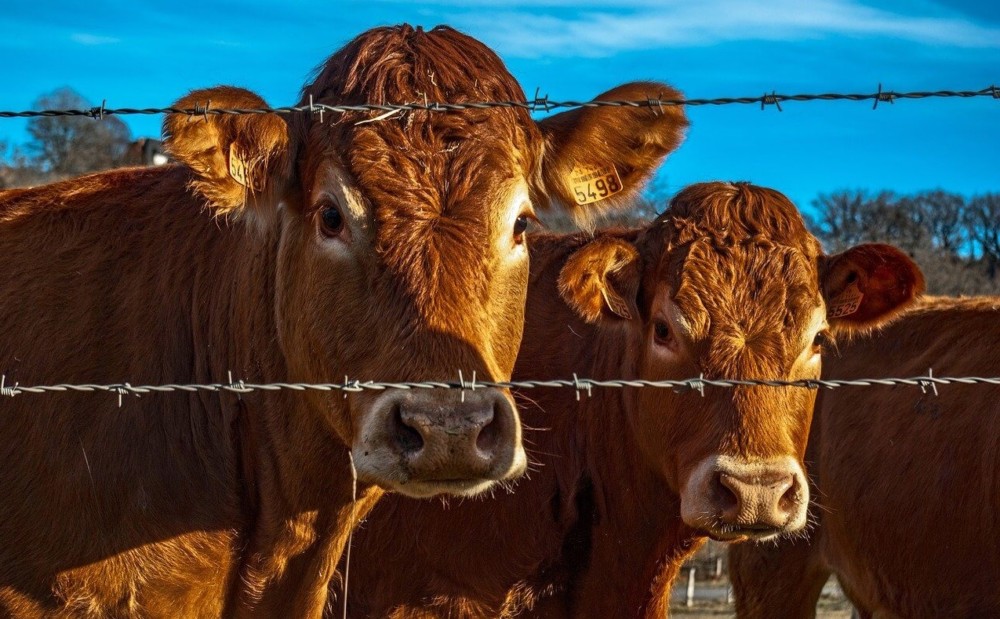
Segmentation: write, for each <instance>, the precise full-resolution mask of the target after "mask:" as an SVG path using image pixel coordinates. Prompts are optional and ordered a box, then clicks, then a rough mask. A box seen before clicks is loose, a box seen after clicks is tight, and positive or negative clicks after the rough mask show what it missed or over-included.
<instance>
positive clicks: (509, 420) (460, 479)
mask: <svg viewBox="0 0 1000 619" xmlns="http://www.w3.org/2000/svg"><path fill="white" fill-rule="evenodd" d="M372 414H373V415H374V419H372V420H371V423H369V424H366V427H368V428H369V430H370V431H368V432H365V433H364V434H365V436H363V437H362V438H363V442H364V443H363V445H362V446H360V447H359V446H355V448H354V454H355V464H356V466H357V467H358V473H359V476H363V477H366V478H368V479H369V480H371V481H374V482H375V483H378V484H379V485H383V486H385V487H388V488H389V489H393V490H397V491H399V492H401V493H403V494H407V495H410V496H416V497H424V496H431V495H434V494H442V493H444V494H458V495H470V494H476V493H478V492H481V491H483V490H485V489H486V488H488V487H489V486H490V485H492V483H493V482H495V481H498V480H504V479H510V478H513V477H516V476H518V475H520V474H521V473H522V472H523V471H524V469H525V464H526V458H525V455H524V448H523V447H522V445H521V430H520V423H519V420H518V416H517V411H516V409H515V408H514V406H513V404H512V403H511V400H510V398H509V397H508V396H507V395H506V394H505V393H504V392H502V391H499V390H496V389H481V390H476V391H467V392H465V394H464V397H463V396H462V394H459V393H447V392H445V393H443V392H437V393H419V392H397V393H386V394H384V395H383V396H381V397H380V398H379V399H378V400H377V401H376V403H375V405H374V407H373V411H372ZM359 452H360V455H359Z"/></svg>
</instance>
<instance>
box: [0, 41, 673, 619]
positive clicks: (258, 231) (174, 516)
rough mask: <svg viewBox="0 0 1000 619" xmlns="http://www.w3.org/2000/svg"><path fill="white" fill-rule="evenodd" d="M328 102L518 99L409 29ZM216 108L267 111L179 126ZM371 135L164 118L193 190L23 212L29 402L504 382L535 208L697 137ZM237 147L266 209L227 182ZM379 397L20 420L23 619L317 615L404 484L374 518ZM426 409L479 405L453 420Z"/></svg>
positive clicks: (16, 436) (428, 126)
mask: <svg viewBox="0 0 1000 619" xmlns="http://www.w3.org/2000/svg"><path fill="white" fill-rule="evenodd" d="M664 88H665V87H664ZM305 92H308V93H312V94H313V95H314V100H315V101H317V102H327V103H335V102H362V101H370V102H378V101H388V100H393V101H398V100H403V99H416V98H417V97H422V96H423V94H424V93H426V94H427V96H428V97H429V98H434V99H443V100H451V101H463V100H472V99H479V98H495V97H500V96H503V97H504V98H517V97H521V96H523V95H522V93H521V91H520V88H519V87H518V86H517V84H516V83H515V82H514V80H513V78H512V77H511V76H510V75H509V74H508V73H507V72H506V70H505V69H504V67H503V65H502V63H501V62H500V61H499V59H497V58H496V56H495V55H494V54H493V53H492V52H491V51H490V50H488V49H486V48H485V47H484V46H482V45H481V44H479V43H478V42H476V41H474V40H472V39H470V38H468V37H466V36H464V35H462V34H460V33H457V32H455V31H453V30H450V29H447V28H441V29H435V30H433V31H431V32H423V31H421V30H414V29H413V28H410V27H408V26H403V27H397V28H381V29H376V30H373V31H370V32H368V33H365V34H362V35H361V36H359V37H358V38H357V39H355V40H354V41H353V42H352V43H350V44H349V45H348V46H347V47H346V48H345V49H344V50H342V51H341V52H338V53H337V54H335V55H334V56H333V57H332V58H331V59H330V60H329V61H328V62H327V63H326V64H325V65H324V66H323V68H321V70H320V71H319V74H318V77H317V78H316V80H315V81H314V82H313V83H312V84H310V85H308V86H307V87H306V88H305ZM209 101H210V102H211V106H212V107H213V108H214V107H222V106H225V107H259V106H262V105H264V102H263V101H262V100H261V99H260V98H259V97H257V96H256V95H254V94H253V93H250V92H248V91H244V90H241V89H236V88H231V87H220V88H215V89H209V90H204V91H196V92H194V93H192V94H191V95H189V96H188V97H186V98H184V99H182V100H181V101H180V102H179V103H178V105H180V106H182V107H193V106H194V105H196V104H197V105H201V106H203V107H204V106H205V105H206V104H208V103H209ZM362 116H364V117H365V118H367V117H368V116H369V115H357V114H355V115H344V116H339V117H338V116H334V115H332V114H326V117H325V119H324V122H322V123H321V122H320V119H319V118H318V116H317V117H312V118H310V117H307V116H296V117H294V118H292V119H289V118H287V117H282V116H275V115H263V116H261V115H252V116H249V115H248V116H215V115H207V116H205V117H201V116H195V117H187V116H179V115H175V116H169V117H168V118H167V119H166V120H165V124H164V128H165V133H166V134H167V137H168V140H167V146H168V148H169V149H170V152H171V153H172V154H173V156H174V157H176V159H177V160H178V161H179V162H181V164H182V165H179V166H178V165H174V166H164V167H162V168H156V169H128V170H119V171H113V172H108V173H104V174H99V175H94V176H88V177H84V178H79V179H74V180H70V181H66V182H62V183H58V184H54V185H50V186H46V187H40V188H35V189H28V190H17V191H10V192H4V193H3V194H0V262H2V263H3V264H4V269H3V270H2V273H0V290H3V295H2V296H0V323H2V324H3V325H5V331H4V334H3V336H2V337H0V369H2V370H3V372H4V373H5V374H6V375H7V381H8V383H14V382H17V381H19V382H20V383H22V384H45V383H52V382H63V381H67V382H78V383H79V382H98V383H116V382H120V381H124V380H127V381H130V382H131V383H133V384H157V383H187V382H218V381H223V380H225V379H226V376H227V373H228V372H229V371H232V373H233V375H234V376H235V377H238V378H242V379H245V380H247V381H252V382H259V381H316V382H320V381H321V382H326V381H339V380H341V379H342V378H343V377H344V376H345V375H349V376H350V377H351V378H358V379H362V380H380V379H381V380H385V379H389V380H407V379H419V380H424V379H451V380H453V379H454V378H455V374H456V370H458V369H462V370H464V371H465V372H467V375H468V374H471V373H472V372H476V373H477V375H478V377H479V378H480V379H487V378H495V379H503V378H506V377H508V376H510V373H511V370H512V367H513V363H514V357H515V353H516V351H517V349H518V346H519V343H520V337H521V331H522V324H523V308H524V303H525V294H526V282H527V277H528V264H527V256H526V255H525V256H523V257H522V258H518V259H514V258H509V256H511V255H513V254H514V253H515V252H517V251H519V250H518V249H517V248H518V246H519V243H518V242H517V239H515V238H514V237H513V234H512V232H511V229H512V226H513V218H514V216H516V215H517V213H516V212H509V211H510V210H511V207H510V205H508V204H507V203H506V202H507V201H508V200H509V194H510V193H511V188H512V186H514V185H516V184H517V183H522V184H524V185H526V186H527V191H528V192H530V193H531V194H532V195H534V196H536V201H537V204H536V205H537V206H539V207H542V206H545V203H546V202H547V200H545V199H544V198H545V197H546V196H548V195H549V188H547V187H546V186H545V185H544V181H543V180H542V179H543V177H544V174H543V170H544V169H546V167H547V166H564V165H569V163H567V162H565V161H564V160H563V158H565V157H570V158H575V157H577V156H578V155H579V153H581V152H592V151H594V150H595V149H596V148H597V147H598V146H602V145H603V144H605V143H608V144H612V145H613V144H631V143H646V142H650V143H661V144H674V145H676V143H678V142H679V140H680V135H681V132H682V130H683V126H684V122H683V117H682V116H681V115H680V113H679V112H678V113H675V114H673V115H672V116H669V117H668V116H665V115H664V116H657V115H655V114H654V113H653V112H652V111H651V110H642V111H635V110H633V111H629V112H628V113H627V114H623V115H621V116H618V117H615V118H614V119H612V118H611V117H609V116H606V115H603V114H595V113H593V112H592V111H589V110H577V111H573V112H568V113H566V115H557V116H555V117H553V119H551V120H549V121H543V122H542V123H540V124H539V125H536V124H535V123H534V122H533V121H531V119H530V118H529V117H528V115H527V113H525V112H523V111H513V110H507V111H504V110H494V111H490V112H488V113H485V112H484V113H480V112H469V113H456V114H434V115H431V114H419V113H414V114H405V115H400V116H398V117H394V118H391V119H387V120H385V121H381V122H377V123H370V124H363V125H358V124H356V122H357V121H358V120H361V119H362V118H361V117H362ZM550 125H557V126H556V128H552V127H551V126H550ZM562 127H564V128H562ZM581 127H582V128H586V133H585V134H579V138H576V137H573V135H572V134H573V131H574V128H576V129H579V128H581ZM567 134H570V135H567ZM577 139H581V140H596V141H597V142H590V143H585V144H577ZM554 143H558V144H559V145H560V146H558V147H556V146H552V144H554ZM233 145H235V152H236V153H237V157H239V158H240V159H241V160H242V161H243V163H244V164H245V165H246V169H247V175H248V181H247V183H246V185H241V184H240V183H237V182H236V181H235V180H234V179H233V178H231V177H230V175H229V165H230V163H231V160H230V153H231V152H232V151H231V148H232V147H233ZM615 152H620V151H615ZM644 152H645V154H639V155H636V156H635V157H634V158H633V159H630V160H629V161H630V163H628V165H629V166H634V167H635V168H636V169H637V170H638V171H639V172H640V174H638V175H637V177H636V178H637V179H638V178H639V177H640V176H646V175H648V174H649V173H650V172H651V171H652V169H654V168H655V167H656V166H657V165H658V164H659V163H660V161H661V160H662V157H663V156H664V155H665V154H666V151H665V150H664V149H662V148H661V149H653V150H650V151H644ZM331 179H341V180H331ZM345 187H346V189H345ZM348 190H350V191H351V192H353V194H352V195H355V196H357V204H356V205H354V206H353V207H351V208H354V209H355V210H353V211H350V212H349V211H348V207H349V206H350V205H348V204H346V203H338V204H337V205H336V206H337V207H338V208H340V209H341V210H343V211H344V217H345V219H348V229H347V230H346V231H344V232H343V234H342V235H341V236H340V237H338V239H335V240H331V239H330V238H327V237H326V236H324V233H323V232H322V231H321V222H320V220H321V213H320V211H321V210H322V208H323V207H322V205H323V204H324V202H323V200H329V199H330V198H329V195H330V194H332V195H334V196H335V197H336V196H341V194H342V193H343V192H347V191H348ZM628 190H629V191H630V192H633V193H634V192H635V191H638V187H636V186H634V185H630V186H629V188H628ZM338 192H340V193H338ZM554 195H555V198H556V199H559V198H560V194H559V192H558V191H556V192H555V194H554ZM324 196H327V197H324ZM341 197H342V196H341ZM338 199H339V198H338ZM279 201H280V202H281V203H282V204H281V205H279ZM605 205H606V204H598V205H595V206H597V207H602V206H605ZM513 206H514V208H521V207H522V206H523V208H524V209H525V210H526V212H528V213H530V209H531V205H530V204H525V205H516V204H515V205H513ZM373 397H374V396H373V395H372V394H370V393H363V394H351V395H349V396H348V397H346V398H344V397H342V395H340V394H339V393H319V392H309V393H293V392H259V393H254V394H247V395H244V396H242V397H237V396H236V395H232V394H221V395H215V394H206V393H197V394H189V393H183V392H180V393H172V394H150V395H144V396H143V397H141V398H131V397H127V398H126V399H125V402H124V405H123V407H122V408H121V409H119V408H118V407H117V404H116V400H115V398H114V397H106V396H103V395H93V394H79V393H65V394H55V395H46V396H35V395H31V396H18V397H17V398H13V399H4V400H3V401H2V402H0V412H2V417H3V422H2V423H0V456H2V458H3V462H5V463H6V464H5V466H4V467H3V468H2V470H0V494H2V495H3V497H4V499H3V501H2V502H0V614H4V615H13V616H19V617H36V616H56V617H59V616H79V615H86V616H90V615H93V616H150V617H152V616H189V617H194V616H203V617H218V616H248V615H255V616H317V615H318V614H319V613H320V612H321V609H322V608H323V607H324V605H325V604H326V598H327V590H328V581H329V579H330V578H331V576H332V575H333V574H334V571H335V567H336V563H337V560H338V558H339V556H340V552H341V549H342V547H343V545H344V542H345V539H346V536H347V534H348V532H349V530H350V528H351V525H352V524H353V522H352V520H351V514H354V515H356V516H358V517H361V516H363V515H364V514H365V513H366V512H367V510H368V509H369V508H370V507H371V506H372V505H373V504H374V502H375V501H376V499H377V498H378V497H379V496H380V495H381V493H382V491H381V490H380V489H379V487H377V485H372V484H383V485H384V484H387V483H389V481H386V479H388V478H379V479H375V480H373V481H371V483H363V484H362V486H361V488H360V491H359V497H358V502H357V503H356V504H354V505H352V503H351V490H350V475H349V450H350V449H351V448H352V446H353V447H354V448H355V452H357V446H358V445H361V446H362V447H366V446H367V443H366V440H367V439H366V438H365V437H364V436H361V434H360V430H359V428H362V427H363V425H364V423H365V422H366V420H368V419H369V418H370V415H371V409H372V401H373ZM426 397H427V398H429V399H431V398H432V400H430V401H431V402H432V403H433V406H434V407H436V409H445V410H452V409H455V408H457V407H458V394H451V393H444V392H437V393H435V394H433V395H427V396H426ZM505 397H506V396H505ZM515 423H516V419H515ZM514 436H515V437H516V436H517V435H516V434H515V435H514ZM502 438H504V440H506V441H508V442H511V443H516V438H515V439H514V440H511V437H510V436H507V437H502ZM507 447H508V448H510V449H513V448H514V446H513V445H507ZM356 455H357V456H358V457H360V456H361V455H362V454H357V453H356ZM441 462H442V464H441V470H440V474H441V478H442V479H450V477H449V469H448V466H449V459H448V458H447V457H446V456H443V457H442V458H441ZM404 469H405V467H403V466H402V465H400V466H398V467H396V468H395V469H393V470H394V471H398V472H400V473H401V474H404V473H407V471H406V470H404ZM390 481H391V480H390ZM431 483H433V482H431Z"/></svg>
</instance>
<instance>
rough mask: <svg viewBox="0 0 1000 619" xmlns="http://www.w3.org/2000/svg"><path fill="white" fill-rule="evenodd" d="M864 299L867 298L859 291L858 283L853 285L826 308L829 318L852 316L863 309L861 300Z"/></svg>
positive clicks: (845, 289)
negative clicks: (860, 308)
mask: <svg viewBox="0 0 1000 619" xmlns="http://www.w3.org/2000/svg"><path fill="white" fill-rule="evenodd" d="M863 298H865V295H864V293H863V292H861V290H859V289H858V283H857V282H853V283H851V285H850V286H848V287H847V288H844V290H843V292H841V293H840V294H838V295H837V296H836V297H835V298H833V299H832V300H831V301H830V305H829V306H828V307H827V308H826V316H827V318H843V317H844V316H850V315H851V314H853V313H854V312H856V311H858V308H859V307H861V299H863Z"/></svg>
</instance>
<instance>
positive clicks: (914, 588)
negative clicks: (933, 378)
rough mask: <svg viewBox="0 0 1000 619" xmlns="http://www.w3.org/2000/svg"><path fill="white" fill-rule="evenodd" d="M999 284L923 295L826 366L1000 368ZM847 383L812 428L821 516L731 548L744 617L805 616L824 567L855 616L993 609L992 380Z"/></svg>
mask: <svg viewBox="0 0 1000 619" xmlns="http://www.w3.org/2000/svg"><path fill="white" fill-rule="evenodd" d="M997 342H1000V297H992V298H967V299H945V298H933V299H927V300H924V301H922V302H921V303H920V304H919V305H918V306H917V307H916V308H914V309H913V310H911V311H909V312H907V313H905V314H904V315H903V317H902V318H900V319H899V320H897V321H896V322H895V323H894V324H892V325H891V326H889V327H887V328H885V329H884V330H882V331H879V332H877V333H875V334H871V335H868V336H864V337H860V338H858V339H856V340H855V341H852V342H850V343H848V344H846V345H843V346H842V347H841V350H842V355H843V356H842V358H838V359H833V360H832V362H831V363H830V364H829V366H828V367H827V368H824V372H823V373H824V375H825V376H826V377H828V378H843V379H850V378H869V377H880V376H919V375H926V374H927V372H928V369H929V368H933V369H934V374H936V375H938V376H943V375H948V376H998V375H1000V350H998V348H997ZM937 390H938V393H937V395H935V394H934V392H932V391H931V390H930V389H929V388H925V389H923V390H921V389H918V388H916V387H895V388H893V387H845V388H841V389H838V390H836V391H832V392H823V393H822V394H821V395H820V399H819V404H818V409H817V411H818V412H817V419H816V423H814V425H813V432H812V436H811V437H810V445H809V451H810V455H811V456H812V458H813V460H814V469H813V470H814V471H815V476H814V479H813V481H814V482H815V483H816V484H817V485H818V487H819V492H818V503H819V505H818V509H816V510H815V511H816V516H817V519H818V526H817V527H816V528H815V529H814V530H813V531H812V532H811V534H810V538H809V540H800V541H798V542H797V543H795V544H782V545H779V546H776V547H775V546H764V547H760V548H758V547H755V546H747V545H744V546H742V547H740V548H739V549H734V550H733V553H732V559H733V566H732V571H733V582H734V587H735V592H736V596H737V597H736V601H737V609H738V610H739V615H740V616H741V617H743V616H745V617H814V616H815V614H816V600H817V598H818V597H819V594H820V590H821V589H822V587H823V583H825V582H826V580H827V578H828V577H829V576H830V573H831V572H832V573H834V574H836V575H837V578H838V580H840V582H841V585H842V586H843V589H844V591H845V592H846V593H847V595H848V597H849V598H850V600H851V601H852V602H853V603H854V605H855V606H856V607H857V608H858V609H859V612H860V615H861V616H862V617H998V616H1000V589H998V588H997V584H998V583H1000V404H998V402H1000V399H998V396H1000V388H997V387H994V386H983V385H978V386H977V385H958V384H956V385H942V386H939V387H937Z"/></svg>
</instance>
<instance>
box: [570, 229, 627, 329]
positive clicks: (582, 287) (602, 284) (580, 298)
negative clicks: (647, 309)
mask: <svg viewBox="0 0 1000 619" xmlns="http://www.w3.org/2000/svg"><path fill="white" fill-rule="evenodd" d="M639 278H640V264H639V252H638V251H637V250H636V248H635V246H634V245H632V244H631V243H628V242H626V241H623V240H621V239H616V238H599V239H596V240H594V241H591V242H590V243H587V244H586V245H584V246H583V247H581V248H580V249H578V250H577V251H576V252H575V253H574V254H573V255H571V256H570V257H569V260H567V261H566V264H565V265H563V268H562V270H561V271H560V272H559V294H561V295H562V298H563V300H565V301H566V303H567V304H568V305H569V306H570V307H571V308H573V310H574V311H576V313H578V314H579V315H580V316H581V317H582V318H583V319H584V320H586V321H587V322H597V321H598V320H600V319H601V318H610V319H616V318H617V319H623V320H631V319H633V318H637V317H638V316H639V309H638V306H637V303H636V297H637V296H638V293H639Z"/></svg>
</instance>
